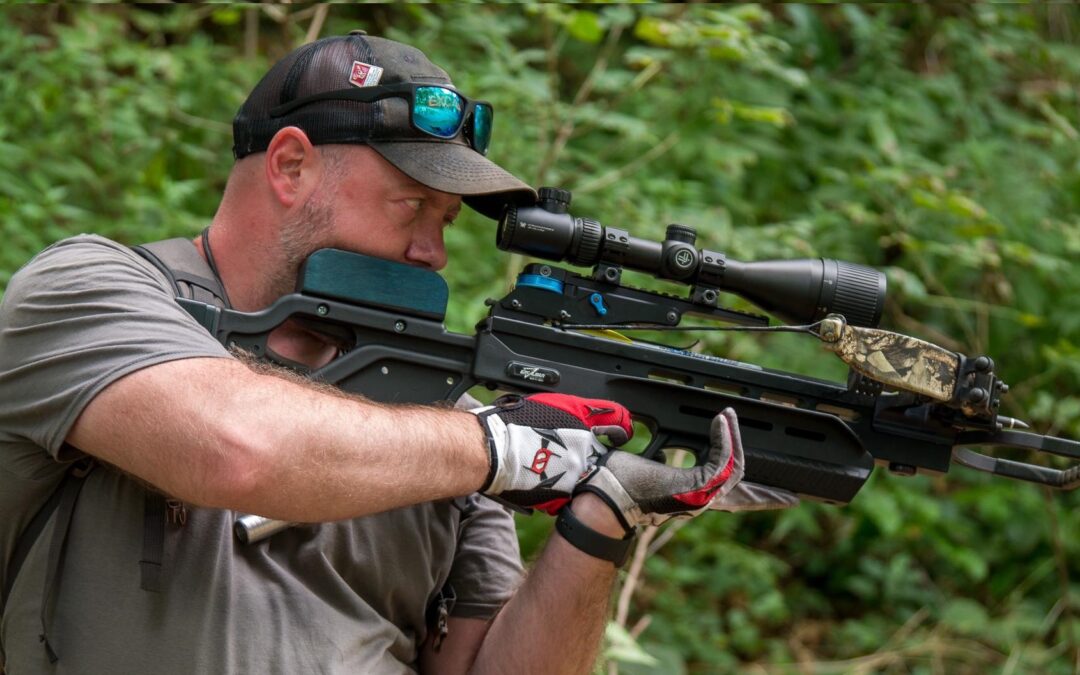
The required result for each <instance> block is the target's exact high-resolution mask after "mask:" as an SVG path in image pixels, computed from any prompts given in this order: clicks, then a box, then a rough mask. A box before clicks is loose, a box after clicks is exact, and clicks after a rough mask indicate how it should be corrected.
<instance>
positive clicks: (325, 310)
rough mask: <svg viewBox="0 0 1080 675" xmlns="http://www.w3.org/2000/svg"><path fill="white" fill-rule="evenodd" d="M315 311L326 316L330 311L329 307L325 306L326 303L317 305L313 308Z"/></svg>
mask: <svg viewBox="0 0 1080 675" xmlns="http://www.w3.org/2000/svg"><path fill="white" fill-rule="evenodd" d="M315 312H316V313H317V314H318V315H319V316H326V315H327V314H329V313H330V308H329V307H327V306H326V305H319V306H318V307H316V308H315Z"/></svg>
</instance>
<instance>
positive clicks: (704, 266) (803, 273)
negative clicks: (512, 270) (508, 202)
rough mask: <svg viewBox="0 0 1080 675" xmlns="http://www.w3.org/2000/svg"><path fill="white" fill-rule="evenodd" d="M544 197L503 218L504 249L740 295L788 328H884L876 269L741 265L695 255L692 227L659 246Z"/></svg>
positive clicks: (544, 192)
mask: <svg viewBox="0 0 1080 675" xmlns="http://www.w3.org/2000/svg"><path fill="white" fill-rule="evenodd" d="M540 195H541V197H542V199H541V201H540V204H539V205H538V206H529V207H520V208H519V207H515V206H510V207H508V208H507V210H506V211H505V212H504V214H503V217H502V219H501V220H500V221H499V229H498V235H497V245H498V247H499V248H500V249H502V250H504V251H514V252H517V253H523V254H525V255H529V256H534V257H537V258H545V259H547V260H551V261H554V262H561V261H564V260H565V261H567V262H569V263H571V264H573V265H581V266H585V267H588V266H594V265H599V264H601V263H604V264H607V265H613V266H618V267H626V268H629V269H632V270H637V271H639V272H645V273H646V274H651V275H653V276H655V277H657V278H660V279H668V280H671V281H678V282H681V283H685V284H689V285H691V286H695V287H704V288H715V289H718V290H722V291H727V292H730V293H736V294H738V295H740V296H742V297H744V298H746V299H747V300H749V301H750V302H752V303H754V304H755V305H757V306H758V307H760V308H762V309H763V310H765V311H767V312H769V313H770V314H774V315H775V316H777V317H779V318H781V319H783V320H784V321H789V322H795V323H810V322H813V321H817V320H819V319H823V318H825V316H826V315H828V314H842V315H844V317H845V318H846V319H847V321H848V323H850V324H852V325H855V326H868V327H876V326H877V325H878V323H879V322H880V321H881V312H882V308H883V306H884V304H885V275H883V274H882V273H881V272H879V271H877V270H875V269H873V268H871V267H866V266H863V265H856V264H854V263H850V262H845V261H843V260H831V259H828V258H805V259H799V260H767V261H760V262H739V261H738V260H732V259H731V258H728V257H727V256H726V255H725V254H723V253H719V252H716V251H709V250H706V249H699V248H696V246H695V243H696V241H697V232H696V231H695V230H694V229H693V228H692V227H688V226H686V225H677V224H672V225H669V226H668V228H667V232H666V235H665V238H664V241H662V242H658V241H651V240H648V239H639V238H638V237H634V236H632V235H630V233H629V232H627V231H625V230H620V229H617V228H614V227H605V226H603V225H601V224H600V223H599V222H597V221H595V220H591V219H589V218H577V217H574V216H573V215H571V214H570V212H569V206H570V193H569V192H568V191H566V190H558V189H556V188H541V189H540ZM713 295H715V293H713Z"/></svg>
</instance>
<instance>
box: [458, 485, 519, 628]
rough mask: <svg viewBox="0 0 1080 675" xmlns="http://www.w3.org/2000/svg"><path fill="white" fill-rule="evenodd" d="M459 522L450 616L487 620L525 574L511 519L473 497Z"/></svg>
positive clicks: (498, 508)
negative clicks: (454, 598)
mask: <svg viewBox="0 0 1080 675" xmlns="http://www.w3.org/2000/svg"><path fill="white" fill-rule="evenodd" d="M467 504H468V507H467V510H466V513H465V515H464V517H463V518H462V527H461V530H460V533H459V535H458V549H457V555H456V557H455V558H454V565H453V567H452V568H451V569H450V578H449V583H450V586H451V587H452V588H453V589H454V593H455V595H456V596H457V598H456V600H455V602H454V608H453V609H452V610H451V612H450V614H451V615H452V616H458V617H463V618H470V619H490V618H491V617H493V616H495V614H496V613H498V611H499V608H500V607H502V606H503V605H504V604H505V603H506V601H507V600H509V599H510V597H511V596H512V595H513V594H514V592H515V591H516V590H517V588H518V586H519V585H520V584H521V580H522V577H523V575H524V570H523V568H522V566H521V551H520V549H519V548H518V540H517V531H516V530H515V529H514V519H513V516H511V515H510V512H509V511H507V509H506V508H505V507H503V506H501V505H499V504H497V503H495V502H493V501H491V500H490V499H487V498H485V497H482V496H480V495H479V494H473V495H471V496H470V497H469V498H468V501H467Z"/></svg>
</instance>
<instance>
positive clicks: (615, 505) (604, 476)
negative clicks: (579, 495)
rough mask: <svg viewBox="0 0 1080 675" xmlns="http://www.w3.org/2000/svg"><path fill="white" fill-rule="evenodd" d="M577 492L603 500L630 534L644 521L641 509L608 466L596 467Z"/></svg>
mask: <svg viewBox="0 0 1080 675" xmlns="http://www.w3.org/2000/svg"><path fill="white" fill-rule="evenodd" d="M577 492H591V493H593V494H594V495H596V496H597V497H599V498H600V499H603V500H604V502H605V503H606V504H607V505H608V506H610V507H611V510H612V511H614V512H615V515H616V516H618V518H619V523H620V524H621V525H622V526H623V527H624V528H625V529H626V530H627V531H628V532H632V531H633V530H634V527H635V526H636V525H637V524H639V523H640V522H642V520H643V519H644V517H643V516H644V514H643V513H642V512H641V507H640V506H638V504H637V502H636V501H634V500H633V498H631V497H630V495H629V494H628V493H627V492H626V490H625V489H624V488H623V486H622V483H620V482H619V479H617V478H616V477H615V474H613V473H611V471H610V470H609V469H608V468H607V467H606V466H597V467H594V468H593V470H592V474H591V475H589V477H588V478H586V479H584V480H583V481H582V482H581V483H580V484H579V485H578V488H577Z"/></svg>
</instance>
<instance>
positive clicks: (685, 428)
mask: <svg viewBox="0 0 1080 675" xmlns="http://www.w3.org/2000/svg"><path fill="white" fill-rule="evenodd" d="M540 196H541V201H540V203H539V204H538V205H536V206H533V207H525V208H515V207H509V208H508V209H507V211H506V214H505V215H504V217H503V219H502V220H501V221H500V224H499V234H498V245H499V247H500V248H502V249H504V250H514V251H519V252H522V253H526V254H528V255H531V256H534V257H541V258H546V259H549V260H552V261H554V262H559V261H562V260H569V261H570V262H571V263H573V264H576V265H582V266H591V267H592V268H593V270H592V274H590V275H581V274H577V273H574V272H572V271H570V270H567V269H564V268H561V267H557V266H554V265H551V264H548V263H531V264H528V265H526V266H525V268H524V270H523V272H522V273H521V274H520V275H519V277H518V281H517V284H516V286H515V287H514V289H513V290H511V291H510V292H509V293H507V294H506V295H505V296H504V297H502V298H500V299H497V300H489V301H488V304H489V310H488V314H487V316H486V317H485V318H484V319H483V320H482V321H481V322H480V323H479V324H478V325H477V327H476V333H475V334H474V335H466V334H460V333H455V332H451V331H448V330H447V329H446V327H445V326H444V324H443V319H444V317H445V313H446V305H447V300H448V297H449V292H448V288H447V285H446V282H445V281H444V280H443V279H442V277H441V276H439V275H438V274H437V273H435V272H432V271H429V270H424V269H421V268H417V267H412V266H408V265H403V264H400V263H395V262H390V261H386V260H381V259H377V258H371V257H368V256H364V255H360V254H356V253H350V252H346V251H340V250H335V249H323V250H320V251H317V252H315V253H314V254H312V255H311V256H310V257H309V258H308V260H307V261H306V262H305V264H304V266H303V268H302V270H301V274H300V278H299V281H298V286H297V290H296V292H294V293H291V294H289V295H286V296H284V297H282V298H280V299H279V300H277V301H276V302H275V303H274V304H273V305H271V306H270V307H268V308H266V309H264V310H262V311H258V312H253V313H242V312H237V311H232V310H223V309H220V308H217V307H213V306H211V305H206V304H202V303H198V302H195V301H191V300H186V299H180V300H178V301H179V302H180V303H181V304H182V305H183V306H184V307H185V309H187V310H188V311H189V312H190V313H191V314H192V315H193V316H194V317H195V318H196V319H197V320H198V321H199V322H200V323H201V324H202V325H203V326H204V327H206V328H207V330H209V331H210V333H211V334H212V335H214V336H215V338H217V339H218V340H219V341H221V342H222V343H223V344H225V345H227V346H234V347H238V348H241V349H244V350H246V351H249V352H251V353H253V354H255V355H256V356H264V355H266V354H267V338H268V336H269V334H270V333H271V332H272V331H273V330H274V329H275V328H277V327H278V326H280V325H281V324H282V323H284V322H285V321H286V320H294V321H299V322H302V323H303V324H304V325H305V326H306V327H308V328H309V329H311V330H315V331H318V332H319V333H321V334H323V335H325V336H326V337H327V339H328V340H333V341H334V342H336V343H337V344H339V345H340V346H341V355H340V356H339V357H338V358H336V359H334V360H333V361H331V362H330V363H328V364H327V365H325V366H323V367H322V368H319V369H317V370H315V371H314V372H312V373H310V376H311V377H312V378H314V379H317V380H320V381H323V382H328V383H331V384H334V385H336V386H338V387H340V388H342V389H344V390H346V391H350V392H355V393H359V394H362V395H364V396H366V397H368V398H371V399H373V400H377V401H384V402H400V403H435V402H439V401H454V400H456V399H457V398H458V397H460V396H461V395H462V394H463V393H465V392H467V391H469V390H470V389H471V388H473V387H475V386H478V385H479V386H484V387H487V388H489V389H493V390H505V391H513V392H521V393H530V392H540V391H553V392H562V393H567V394H574V395H578V396H585V397H589V398H603V399H610V400H614V401H618V402H619V403H621V404H623V405H624V406H626V407H627V408H628V409H629V410H630V411H631V412H632V413H633V415H634V419H635V420H636V421H638V422H641V423H642V424H644V425H645V426H646V427H647V428H648V429H649V431H650V432H651V438H650V441H649V444H648V446H647V447H646V449H645V450H644V454H645V455H646V456H649V457H651V458H655V459H657V460H659V461H663V458H664V451H665V450H667V449H671V448H683V449H688V450H690V451H692V452H693V453H694V454H695V455H696V456H698V457H701V456H703V455H704V453H705V451H706V450H707V448H708V442H709V425H710V421H711V419H712V418H713V416H714V415H715V414H716V413H717V412H718V411H720V410H722V409H724V408H726V407H728V406H731V407H733V408H734V409H735V411H736V413H737V414H738V417H739V423H740V428H741V430H742V438H743V444H744V446H745V449H746V456H747V461H746V477H745V480H749V481H754V482H757V483H764V484H767V485H772V486H776V487H781V488H784V489H787V490H791V491H792V492H795V493H797V494H799V495H800V496H802V497H804V498H812V499H816V500H822V501H826V502H829V503H835V504H845V503H847V502H849V501H850V500H851V499H852V498H853V497H854V496H855V494H856V493H857V492H858V491H859V489H860V488H861V487H862V485H863V484H864V483H865V482H866V481H867V479H868V478H869V477H870V474H871V471H872V470H873V468H874V466H875V465H883V466H886V467H888V469H889V470H891V471H893V472H895V473H900V474H906V475H910V474H915V473H921V472H932V473H944V472H947V471H948V469H949V466H950V464H951V462H953V461H955V462H957V463H959V464H962V465H964V466H967V467H970V468H973V469H977V470H980V471H986V472H990V473H994V474H998V475H1000V476H1004V477H1007V478H1011V479H1018V480H1024V481H1030V482H1034V483H1039V484H1042V485H1048V486H1051V487H1054V488H1060V489H1074V488H1076V487H1077V486H1078V485H1080V465H1073V466H1070V467H1069V468H1066V469H1058V468H1053V467H1050V466H1044V465H1042V464H1035V463H1031V462H1021V461H1016V460H1011V459H1004V458H997V457H993V456H990V455H986V454H980V453H978V452H975V451H973V450H971V449H970V448H971V447H973V446H982V447H997V448H1019V449H1026V450H1030V451H1036V452H1041V453H1050V454H1053V455H1058V456H1062V457H1067V458H1073V459H1080V443H1078V442H1076V441H1073V440H1069V439H1064V438H1058V437H1053V436H1046V435H1042V434H1037V433H1032V432H1029V431H1023V430H1018V429H1017V428H1016V427H1026V425H1024V424H1023V423H1022V422H1019V421H1018V420H1014V419H1012V418H1008V417H1004V416H1001V415H999V407H1000V404H1001V397H1002V396H1003V395H1005V394H1006V393H1007V391H1008V387H1007V386H1006V385H1005V384H1004V383H1003V382H1002V381H1001V380H1000V379H999V378H998V377H997V376H996V374H995V372H994V362H993V360H992V359H991V358H989V357H988V356H976V357H968V356H965V355H963V354H958V353H955V352H951V351H949V350H946V349H944V348H942V347H939V346H937V345H933V344H931V343H929V342H926V341H923V340H919V339H917V338H913V337H909V336H906V335H901V334H898V333H892V332H889V331H884V330H880V329H878V328H876V325H877V323H878V321H879V320H880V318H881V308H882V306H883V303H884V295H885V279H884V276H883V275H881V274H880V273H879V272H877V271H876V270H873V269H871V268H867V267H863V266H860V265H854V264H851V263H846V262H843V261H834V260H824V259H816V260H798V261H766V262H755V263H740V262H737V261H734V260H730V259H727V258H726V256H724V255H723V254H722V253H718V252H713V251H708V250H699V249H697V248H695V247H694V242H695V236H696V235H695V232H694V230H693V229H691V228H688V227H684V226H678V225H673V226H670V227H669V228H668V233H667V237H666V239H665V240H664V241H663V242H650V241H646V240H641V239H637V238H635V237H632V236H630V235H629V233H627V232H625V231H622V230H617V229H615V228H605V227H603V226H601V225H600V224H599V223H597V222H596V221H590V220H588V219H582V218H574V217H572V216H570V215H569V213H568V212H567V207H568V205H569V193H567V192H565V191H561V190H554V189H551V188H543V189H541V191H540ZM624 268H629V269H635V270H640V271H644V272H648V273H651V274H653V275H654V276H657V277H658V278H662V279H668V280H672V281H678V282H682V283H685V284H688V285H690V292H689V294H688V296H687V297H677V296H675V295H671V294H666V293H658V292H655V291H650V290H643V289H639V288H633V287H630V286H628V285H624V284H623V283H622V270H623V269H624ZM724 292H731V293H738V294H739V295H741V296H743V297H745V298H747V299H748V300H750V301H751V302H753V303H754V304H756V305H757V306H759V307H762V308H763V309H765V310H766V311H768V312H770V313H771V314H773V315H775V316H777V317H779V318H781V319H782V320H785V321H787V322H789V323H794V324H802V325H801V326H799V327H798V328H797V329H798V330H800V331H802V332H805V333H809V334H811V335H813V336H814V338H815V339H818V340H820V341H821V342H822V343H823V345H824V346H825V347H826V348H827V349H828V350H829V351H832V352H834V353H835V354H836V355H837V356H839V357H840V358H841V359H842V360H843V361H844V362H845V363H847V364H848V365H849V366H850V368H851V375H850V377H849V378H848V381H847V382H846V383H837V382H830V381H826V380H820V379H816V378H811V377H807V376H804V375H799V374H794V373H789V372H782V371H778V370H772V369H768V368H764V367H761V366H758V365H755V364H752V363H743V362H739V361H735V360H731V359H726V358H721V357H718V356H711V355H707V354H701V353H696V352H693V351H690V350H685V349H677V348H673V347H670V346H666V345H661V344H656V343H653V342H648V341H643V340H631V339H629V338H627V337H625V335H624V334H625V333H627V332H632V330H633V329H635V328H648V329H660V328H669V329H670V328H683V327H682V326H680V323H681V321H682V320H683V318H684V317H686V316H694V317H698V318H702V319H705V320H707V321H712V322H718V323H721V324H723V325H724V326H725V327H727V328H729V329H734V330H770V329H776V328H782V327H769V325H768V323H769V321H768V318H767V317H764V316H760V315H756V314H750V313H746V312H740V311H735V310H731V309H726V308H723V307H721V306H720V305H719V299H720V297H721V294H722V293H724ZM685 330H688V331H692V330H695V328H685ZM613 331H617V333H616V332H613ZM242 538H243V536H242Z"/></svg>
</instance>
